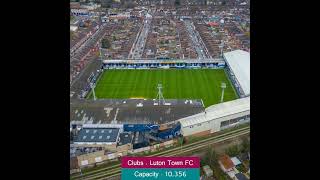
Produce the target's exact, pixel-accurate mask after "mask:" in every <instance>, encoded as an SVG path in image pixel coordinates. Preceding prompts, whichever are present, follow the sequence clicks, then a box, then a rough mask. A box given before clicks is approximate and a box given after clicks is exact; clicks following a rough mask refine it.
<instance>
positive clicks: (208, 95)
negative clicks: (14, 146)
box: [95, 69, 237, 107]
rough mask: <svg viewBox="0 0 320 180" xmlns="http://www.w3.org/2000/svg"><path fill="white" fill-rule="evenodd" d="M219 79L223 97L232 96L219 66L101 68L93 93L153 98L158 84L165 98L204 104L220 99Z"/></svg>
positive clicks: (232, 93)
mask: <svg viewBox="0 0 320 180" xmlns="http://www.w3.org/2000/svg"><path fill="white" fill-rule="evenodd" d="M222 82H224V83H226V84H227V88H226V89H225V92H224V101H230V100H234V99H236V98H237V95H236V93H235V91H234V89H233V87H232V85H231V83H230V81H229V79H228V78H227V75H226V73H225V71H224V70H223V69H152V70H150V69H148V70H132V69H131V70H130V69H128V70H124V69H122V70H105V71H104V73H103V74H102V76H101V77H100V79H99V80H98V83H97V86H96V88H95V93H96V97H97V98H110V99H127V98H147V99H154V98H156V96H157V92H158V89H157V85H158V84H162V87H163V89H162V92H163V96H164V98H165V99H202V100H203V103H204V105H205V106H206V107H207V106H210V105H212V104H217V103H219V102H220V98H221V87H220V86H221V83H222Z"/></svg>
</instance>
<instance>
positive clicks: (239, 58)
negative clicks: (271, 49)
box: [223, 50, 250, 97]
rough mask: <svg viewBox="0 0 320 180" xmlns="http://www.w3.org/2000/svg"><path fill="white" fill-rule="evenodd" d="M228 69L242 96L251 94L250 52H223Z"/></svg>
mask: <svg viewBox="0 0 320 180" xmlns="http://www.w3.org/2000/svg"><path fill="white" fill-rule="evenodd" d="M223 57H224V60H225V62H226V70H227V71H228V74H229V76H230V79H231V81H233V84H234V86H235V89H236V91H237V93H238V94H239V95H240V97H245V96H250V53H249V52H246V51H242V50H235V51H231V52H227V53H224V54H223Z"/></svg>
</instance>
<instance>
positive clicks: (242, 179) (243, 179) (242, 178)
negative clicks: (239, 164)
mask: <svg viewBox="0 0 320 180" xmlns="http://www.w3.org/2000/svg"><path fill="white" fill-rule="evenodd" d="M235 176H236V177H237V179H238V180H248V178H247V177H246V176H245V175H244V174H242V173H238V174H236V175H235Z"/></svg>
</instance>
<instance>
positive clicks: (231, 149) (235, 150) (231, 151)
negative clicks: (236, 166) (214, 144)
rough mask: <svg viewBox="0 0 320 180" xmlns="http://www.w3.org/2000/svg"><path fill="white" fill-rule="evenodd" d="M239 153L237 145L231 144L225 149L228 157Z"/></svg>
mask: <svg viewBox="0 0 320 180" xmlns="http://www.w3.org/2000/svg"><path fill="white" fill-rule="evenodd" d="M239 153H240V150H239V146H238V145H234V146H231V147H229V148H228V149H227V150H226V154H228V156H230V157H233V156H237V155H239Z"/></svg>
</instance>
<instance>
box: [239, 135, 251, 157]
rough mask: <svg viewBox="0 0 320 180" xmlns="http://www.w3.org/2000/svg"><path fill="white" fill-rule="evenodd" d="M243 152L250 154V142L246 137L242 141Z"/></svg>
mask: <svg viewBox="0 0 320 180" xmlns="http://www.w3.org/2000/svg"><path fill="white" fill-rule="evenodd" d="M241 152H242V153H247V152H250V142H249V140H248V138H246V137H245V138H243V139H242V144H241Z"/></svg>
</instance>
